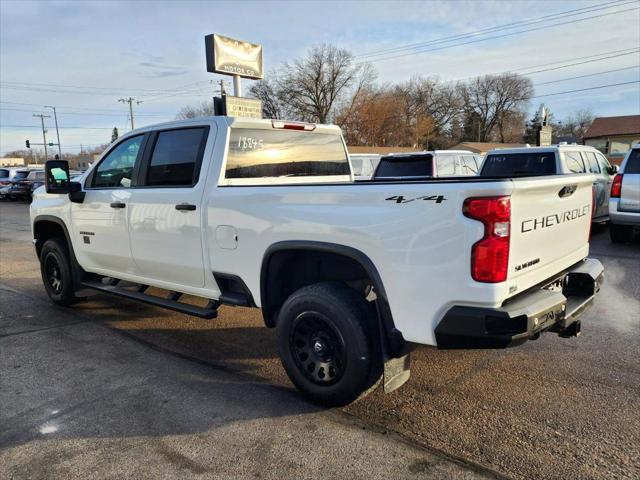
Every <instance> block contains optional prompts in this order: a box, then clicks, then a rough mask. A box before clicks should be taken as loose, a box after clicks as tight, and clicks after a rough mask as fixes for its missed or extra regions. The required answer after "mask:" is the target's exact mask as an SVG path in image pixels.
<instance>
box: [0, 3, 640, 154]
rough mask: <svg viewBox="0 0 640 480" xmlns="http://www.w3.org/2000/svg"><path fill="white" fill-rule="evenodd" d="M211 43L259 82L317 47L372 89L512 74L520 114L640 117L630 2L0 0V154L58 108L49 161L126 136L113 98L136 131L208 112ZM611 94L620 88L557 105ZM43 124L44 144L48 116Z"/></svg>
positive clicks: (639, 16)
mask: <svg viewBox="0 0 640 480" xmlns="http://www.w3.org/2000/svg"><path fill="white" fill-rule="evenodd" d="M522 22H527V23H522ZM210 33H219V34H222V35H226V36H229V37H233V38H238V39H241V40H246V41H249V42H253V43H260V44H262V45H263V47H264V62H265V69H266V71H267V75H268V74H269V71H272V70H277V69H278V66H279V65H281V64H282V63H283V62H286V61H289V62H290V61H292V60H294V59H295V58H299V57H301V56H303V55H304V54H305V52H306V51H307V50H308V49H309V48H310V47H311V46H313V45H317V44H322V43H330V44H334V45H336V46H339V47H342V48H346V49H348V50H349V51H351V52H352V53H353V54H354V55H355V58H356V61H358V62H363V61H368V62H370V63H371V65H373V67H374V68H375V69H376V71H377V73H378V80H379V81H380V82H398V81H403V80H407V79H409V78H410V77H412V76H414V75H422V76H436V77H439V78H440V79H441V80H443V81H456V80H464V79H467V78H469V77H474V76H477V75H483V74H491V73H500V72H505V71H513V72H518V73H522V74H528V76H529V78H531V80H532V81H533V83H534V87H535V98H533V99H532V100H531V104H530V112H533V111H535V110H536V109H537V108H538V107H539V105H540V103H545V104H546V105H547V106H548V107H549V108H550V109H551V111H552V112H553V113H554V116H555V118H556V119H562V118H564V117H566V116H567V115H570V114H572V113H573V112H575V111H576V110H578V109H584V108H588V109H591V110H592V111H593V113H594V114H595V115H596V116H612V115H633V114H640V83H638V81H639V80H640V68H639V67H640V1H639V0H618V1H612V0H606V1H600V2H595V1H559V0H558V1H552V0H546V1H545V0H537V1H527V0H519V1H455V0H449V1H439V2H435V1H434V2H413V1H403V2H400V1H396V2H385V1H374V2H365V1H352V2H349V1H341V2H332V1H322V2H321V1H285V2H282V1H280V2H271V1H259V2H250V1H234V2H224V1H220V2H213V1H177V0H174V1H170V0H164V1H163V0H156V1H153V2H146V1H135V2H134V1H129V2H119V1H106V2H104V1H86V0H85V1H80V0H78V1H64V2H56V1H39V2H29V1H24V0H21V1H13V0H0V155H3V154H5V153H6V152H8V151H11V150H17V149H23V148H24V141H25V140H26V139H30V140H31V141H32V142H42V131H41V128H40V118H37V117H33V115H34V114H39V113H44V114H47V115H52V110H51V109H50V108H44V106H45V105H50V106H55V107H56V109H57V112H58V123H59V128H60V143H61V144H62V151H63V152H77V151H79V150H80V146H81V145H83V147H89V148H90V147H95V146H97V145H100V144H104V143H108V142H109V141H110V138H111V129H112V128H113V127H114V126H116V127H118V129H119V131H120V132H121V133H124V132H126V131H128V130H129V129H130V120H129V112H128V105H126V104H124V103H120V102H118V99H120V98H128V97H133V98H134V99H136V100H139V101H141V102H142V103H140V104H137V103H134V106H133V107H134V119H135V124H136V126H137V127H139V126H144V125H148V124H153V123H158V122H163V121H167V120H172V119H174V118H175V116H176V114H177V112H178V111H179V110H180V108H181V107H183V106H185V105H193V104H198V103H200V102H202V101H207V100H209V99H210V98H211V97H212V95H214V94H215V93H216V92H217V88H216V85H215V83H214V82H215V81H218V80H220V79H224V80H225V81H227V82H228V84H229V87H230V85H231V77H228V76H227V77H223V76H219V75H214V74H210V73H207V71H206V63H205V51H204V36H205V35H207V34H210ZM452 37H453V38H452ZM407 46H409V48H407ZM411 46H413V48H410V47H411ZM375 52H380V53H379V54H378V55H377V56H376V55H371V54H372V53H375ZM571 64H574V65H571ZM540 70H544V71H540ZM575 77H580V78H575ZM251 83H252V81H251V80H243V89H244V90H245V91H246V90H247V89H248V88H249V86H250V85H251ZM612 84H623V85H616V86H611V87H606V88H597V89H593V90H584V91H579V92H573V93H563V92H569V91H572V90H582V89H587V88H592V87H600V86H603V85H612ZM554 93H560V94H559V95H549V94H554ZM45 126H46V128H47V135H48V138H47V141H55V126H54V123H53V117H52V118H45Z"/></svg>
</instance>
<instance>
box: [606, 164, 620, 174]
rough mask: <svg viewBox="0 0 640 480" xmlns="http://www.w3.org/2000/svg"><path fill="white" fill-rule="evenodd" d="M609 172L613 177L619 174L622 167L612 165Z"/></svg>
mask: <svg viewBox="0 0 640 480" xmlns="http://www.w3.org/2000/svg"><path fill="white" fill-rule="evenodd" d="M608 170H609V175H613V174H614V173H618V170H620V167H618V165H610V166H609V168H608Z"/></svg>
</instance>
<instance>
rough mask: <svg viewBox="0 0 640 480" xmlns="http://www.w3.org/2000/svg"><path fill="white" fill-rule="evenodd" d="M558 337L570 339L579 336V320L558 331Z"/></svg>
mask: <svg viewBox="0 0 640 480" xmlns="http://www.w3.org/2000/svg"><path fill="white" fill-rule="evenodd" d="M558 335H559V336H560V337H562V338H571V337H577V336H578V335H580V320H576V321H575V322H573V323H572V324H571V325H569V326H568V327H567V328H565V329H564V330H560V331H559V332H558Z"/></svg>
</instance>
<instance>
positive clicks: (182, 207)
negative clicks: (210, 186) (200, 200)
mask: <svg viewBox="0 0 640 480" xmlns="http://www.w3.org/2000/svg"><path fill="white" fill-rule="evenodd" d="M195 209H196V206H195V205H192V204H190V203H179V204H178V205H176V210H181V211H193V210H195Z"/></svg>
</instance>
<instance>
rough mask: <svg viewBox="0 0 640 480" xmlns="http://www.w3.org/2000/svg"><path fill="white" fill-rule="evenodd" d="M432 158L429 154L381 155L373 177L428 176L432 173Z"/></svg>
mask: <svg viewBox="0 0 640 480" xmlns="http://www.w3.org/2000/svg"><path fill="white" fill-rule="evenodd" d="M432 159H433V156H432V155H431V154H426V155H425V154H420V155H403V156H396V157H394V156H391V155H390V156H388V157H382V158H381V159H380V164H379V165H378V168H377V170H376V174H375V178H376V179H384V178H398V177H403V178H407V177H430V176H432V175H433V162H432Z"/></svg>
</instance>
